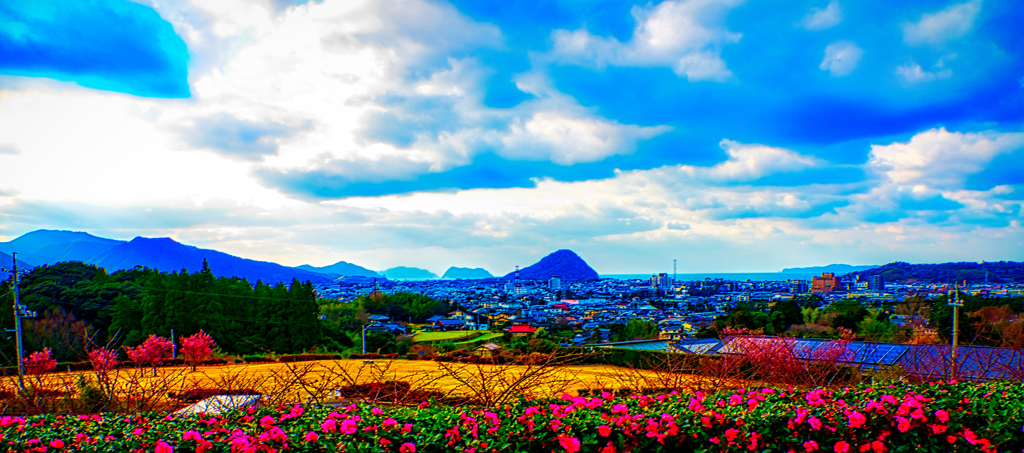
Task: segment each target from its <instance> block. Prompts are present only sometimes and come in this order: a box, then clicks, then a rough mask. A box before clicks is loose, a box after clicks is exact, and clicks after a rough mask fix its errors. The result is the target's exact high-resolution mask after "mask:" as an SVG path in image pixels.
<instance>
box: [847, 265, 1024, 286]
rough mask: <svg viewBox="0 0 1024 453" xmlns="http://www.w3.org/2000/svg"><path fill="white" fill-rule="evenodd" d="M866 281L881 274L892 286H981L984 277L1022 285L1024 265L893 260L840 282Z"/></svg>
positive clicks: (853, 273) (996, 281)
mask: <svg viewBox="0 0 1024 453" xmlns="http://www.w3.org/2000/svg"><path fill="white" fill-rule="evenodd" d="M858 275H859V276H860V279H861V280H862V281H863V280H866V279H868V278H870V277H871V276H873V275H881V276H882V277H883V278H884V279H885V281H886V282H892V283H915V282H916V283H953V282H963V281H964V280H966V281H967V283H969V284H970V283H984V282H985V281H986V275H987V279H988V282H989V283H1022V282H1024V263H1021V262H1015V261H998V262H982V263H973V262H962V263H939V264H910V263H904V262H900V261H897V262H895V263H889V264H886V265H884V266H882V267H876V268H874V269H867V270H863V271H859V272H851V273H849V274H846V275H845V276H843V279H844V280H846V279H853V278H855V277H856V276H858Z"/></svg>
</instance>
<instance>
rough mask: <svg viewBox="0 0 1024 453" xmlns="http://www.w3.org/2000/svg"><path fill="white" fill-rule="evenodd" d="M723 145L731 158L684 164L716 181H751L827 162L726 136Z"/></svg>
mask: <svg viewBox="0 0 1024 453" xmlns="http://www.w3.org/2000/svg"><path fill="white" fill-rule="evenodd" d="M719 146H721V147H722V149H723V150H725V153H726V154H727V155H728V156H729V159H728V160H726V161H725V162H722V163H720V164H717V165H715V166H713V167H711V168H706V169H705V168H701V167H684V168H688V169H690V170H691V171H692V172H693V173H694V174H695V175H697V176H699V177H704V178H708V179H711V180H715V181H751V180H754V179H758V178H761V177H763V176H767V175H770V174H773V173H787V172H797V171H802V170H806V169H809V168H814V167H819V166H822V165H824V163H823V162H821V161H819V160H817V159H815V158H813V157H808V156H803V155H801V154H799V153H796V152H794V151H791V150H788V149H783V148H773V147H770V146H764V145H745V144H743V143H739V142H735V141H732V140H722V141H721V143H719Z"/></svg>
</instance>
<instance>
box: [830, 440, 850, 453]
mask: <svg viewBox="0 0 1024 453" xmlns="http://www.w3.org/2000/svg"><path fill="white" fill-rule="evenodd" d="M832 449H833V450H835V452H836V453H846V452H848V451H850V444H848V443H846V441H845V440H841V441H839V442H836V446H835V447H832Z"/></svg>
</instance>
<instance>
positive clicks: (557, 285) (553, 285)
mask: <svg viewBox="0 0 1024 453" xmlns="http://www.w3.org/2000/svg"><path fill="white" fill-rule="evenodd" d="M548 289H550V290H551V291H561V290H562V280H561V279H559V278H558V276H557V275H554V276H552V277H551V280H548Z"/></svg>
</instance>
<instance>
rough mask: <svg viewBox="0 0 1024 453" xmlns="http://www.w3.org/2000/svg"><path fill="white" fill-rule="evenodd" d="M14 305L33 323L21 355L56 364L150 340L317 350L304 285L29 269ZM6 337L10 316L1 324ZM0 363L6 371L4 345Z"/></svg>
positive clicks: (0, 293)
mask: <svg viewBox="0 0 1024 453" xmlns="http://www.w3.org/2000/svg"><path fill="white" fill-rule="evenodd" d="M11 287H12V282H11V281H10V280H7V281H4V282H3V283H2V284H0V304H2V305H0V312H2V313H13V303H14V300H13V294H12V292H11V291H10V290H11ZM21 300H22V303H23V304H25V305H27V306H28V307H29V309H30V310H34V311H36V312H38V313H39V316H38V317H37V318H35V319H26V320H25V321H24V327H25V344H26V350H27V351H33V350H42V349H43V348H46V347H48V348H50V349H52V350H53V353H54V356H55V358H57V359H58V360H60V361H62V362H65V361H77V360H83V359H84V358H85V357H87V351H88V350H90V349H93V348H96V347H102V346H112V347H115V348H121V347H122V346H138V345H140V344H142V343H143V342H144V341H145V340H146V338H148V337H149V336H150V335H151V334H156V335H158V336H163V337H170V336H171V334H172V332H173V334H174V336H175V337H178V338H181V337H185V336H189V335H193V334H195V333H197V332H199V331H200V330H203V331H205V332H206V333H207V334H209V335H210V336H211V337H212V338H213V339H214V340H215V341H216V343H217V345H219V347H220V349H221V350H222V351H224V352H228V353H233V354H250V353H261V352H277V353H297V352H302V351H304V350H307V349H308V348H310V347H312V346H314V345H317V344H318V343H320V342H321V340H322V338H321V333H322V332H321V323H320V321H319V319H318V305H317V301H316V295H315V293H314V291H313V286H312V284H311V283H310V282H305V283H303V282H299V281H298V280H293V281H292V282H291V284H290V285H285V284H283V283H278V284H275V285H267V284H264V283H263V282H261V281H257V282H256V283H255V284H251V283H249V282H248V281H246V280H245V279H240V278H227V277H216V276H215V275H214V273H213V271H212V270H211V269H210V268H209V266H208V265H207V264H206V263H205V262H204V263H203V267H202V269H201V270H199V271H197V272H191V273H190V272H188V271H187V270H185V269H182V270H181V271H176V272H161V271H158V270H156V269H149V268H143V267H139V268H135V269H130V270H124V271H119V272H116V273H114V274H108V273H107V271H106V270H105V269H103V268H99V267H97V266H95V265H88V264H84V263H80V262H63V263H57V264H54V265H51V266H42V267H38V268H35V269H34V270H33V271H32V272H30V273H28V274H27V275H25V276H24V277H23V279H22V284H21ZM0 319H2V324H3V327H4V328H12V327H13V324H14V321H13V316H6V315H5V316H3V317H0ZM0 353H2V355H3V359H4V361H5V362H8V363H10V364H13V363H14V362H15V360H14V358H15V356H16V354H15V351H14V342H13V341H4V342H3V343H2V347H0Z"/></svg>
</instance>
